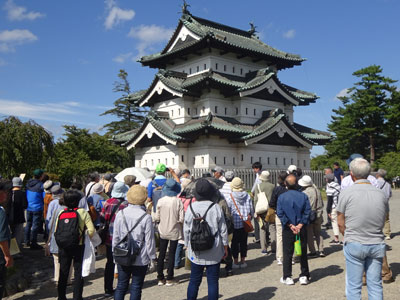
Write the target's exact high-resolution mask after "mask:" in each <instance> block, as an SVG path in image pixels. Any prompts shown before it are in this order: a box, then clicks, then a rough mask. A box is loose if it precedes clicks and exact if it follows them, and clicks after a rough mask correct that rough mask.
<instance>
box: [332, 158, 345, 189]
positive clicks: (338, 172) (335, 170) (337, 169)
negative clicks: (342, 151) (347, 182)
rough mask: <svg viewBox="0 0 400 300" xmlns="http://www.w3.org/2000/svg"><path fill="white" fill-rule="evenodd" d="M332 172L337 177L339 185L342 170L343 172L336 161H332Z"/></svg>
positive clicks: (342, 174) (341, 178)
mask: <svg viewBox="0 0 400 300" xmlns="http://www.w3.org/2000/svg"><path fill="white" fill-rule="evenodd" d="M333 174H334V175H335V177H336V179H337V183H339V185H341V184H342V180H343V177H344V172H343V170H342V168H341V167H340V166H339V163H338V162H334V163H333Z"/></svg>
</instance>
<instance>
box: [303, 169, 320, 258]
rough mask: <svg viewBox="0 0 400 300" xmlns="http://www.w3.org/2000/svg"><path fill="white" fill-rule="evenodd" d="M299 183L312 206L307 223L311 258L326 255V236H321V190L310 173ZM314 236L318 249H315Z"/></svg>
mask: <svg viewBox="0 0 400 300" xmlns="http://www.w3.org/2000/svg"><path fill="white" fill-rule="evenodd" d="M299 185H300V186H301V187H302V188H303V193H304V194H306V195H307V197H308V200H309V201H310V207H311V212H310V222H309V224H308V225H307V238H308V250H309V251H310V253H309V254H308V256H309V257H311V258H312V257H317V255H319V256H320V257H325V252H324V238H323V237H322V236H321V225H322V221H323V219H322V213H323V207H324V202H323V201H322V196H321V192H320V191H319V189H318V188H317V187H316V186H315V184H314V183H313V181H312V179H311V177H310V176H308V175H304V176H303V177H302V178H300V180H299ZM314 238H315V242H316V244H317V249H315V244H314ZM317 251H318V252H317Z"/></svg>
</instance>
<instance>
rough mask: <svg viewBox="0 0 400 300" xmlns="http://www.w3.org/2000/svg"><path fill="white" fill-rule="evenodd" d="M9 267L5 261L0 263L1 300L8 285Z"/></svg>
mask: <svg viewBox="0 0 400 300" xmlns="http://www.w3.org/2000/svg"><path fill="white" fill-rule="evenodd" d="M6 277H7V268H6V265H5V263H2V264H0V300H1V299H3V294H4V290H5V285H6Z"/></svg>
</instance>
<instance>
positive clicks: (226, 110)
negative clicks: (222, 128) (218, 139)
mask: <svg viewBox="0 0 400 300" xmlns="http://www.w3.org/2000/svg"><path fill="white" fill-rule="evenodd" d="M227 114H228V108H227V107H225V116H226V115H227Z"/></svg>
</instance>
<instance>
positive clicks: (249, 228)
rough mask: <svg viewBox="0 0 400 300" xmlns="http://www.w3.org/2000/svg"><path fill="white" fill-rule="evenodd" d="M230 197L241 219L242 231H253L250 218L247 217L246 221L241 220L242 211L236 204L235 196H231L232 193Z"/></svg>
mask: <svg viewBox="0 0 400 300" xmlns="http://www.w3.org/2000/svg"><path fill="white" fill-rule="evenodd" d="M231 198H232V201H233V204H235V206H236V209H237V211H238V213H239V216H240V218H241V219H242V222H243V228H244V231H246V232H253V231H254V227H253V224H251V220H250V218H247V220H246V221H245V220H243V216H242V213H241V212H240V210H239V207H238V206H237V204H236V201H235V198H234V197H233V195H232V194H231Z"/></svg>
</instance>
